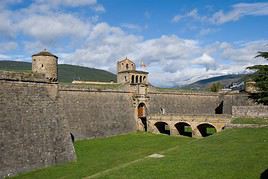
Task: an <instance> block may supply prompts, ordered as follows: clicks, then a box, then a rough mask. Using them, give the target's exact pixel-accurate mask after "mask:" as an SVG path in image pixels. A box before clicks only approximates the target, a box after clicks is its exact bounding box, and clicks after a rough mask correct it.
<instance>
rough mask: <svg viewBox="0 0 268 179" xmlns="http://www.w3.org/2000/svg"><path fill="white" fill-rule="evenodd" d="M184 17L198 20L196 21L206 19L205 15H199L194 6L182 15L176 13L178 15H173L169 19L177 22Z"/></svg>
mask: <svg viewBox="0 0 268 179" xmlns="http://www.w3.org/2000/svg"><path fill="white" fill-rule="evenodd" d="M185 18H192V19H194V20H198V21H204V20H206V19H207V17H205V16H201V15H199V14H198V10H197V9H196V8H195V9H192V10H191V11H189V12H187V13H185V14H183V15H180V14H178V15H176V16H174V17H173V18H172V20H171V21H172V22H175V23H176V22H179V21H180V20H182V19H185Z"/></svg>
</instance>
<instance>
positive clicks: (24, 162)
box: [0, 73, 75, 178]
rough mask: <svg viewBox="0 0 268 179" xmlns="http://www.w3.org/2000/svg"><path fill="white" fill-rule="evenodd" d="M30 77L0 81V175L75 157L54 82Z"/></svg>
mask: <svg viewBox="0 0 268 179" xmlns="http://www.w3.org/2000/svg"><path fill="white" fill-rule="evenodd" d="M1 74H2V73H1ZM15 76H16V77H19V76H20V79H23V80H25V81H27V82H25V81H20V80H17V81H14V77H15ZM31 78H32V77H31ZM31 78H28V75H26V76H23V75H22V74H21V73H19V74H13V75H12V78H11V79H8V76H7V73H6V74H5V80H2V79H1V80H0V98H1V100H0V111H1V117H0V131H1V132H0V135H1V138H0V148H1V154H0V155H1V157H0V178H2V177H3V176H8V175H14V174H17V173H18V172H25V171H30V170H33V169H36V168H40V167H46V166H50V165H53V164H58V163H63V162H67V161H71V160H74V159H75V152H74V148H73V145H72V142H71V139H70V137H69V125H68V121H67V119H66V118H65V117H64V116H63V115H62V114H61V112H60V106H59V96H58V85H57V84H51V83H46V82H45V81H46V80H45V79H44V80H40V81H39V82H37V81H36V80H34V81H33V82H31Z"/></svg>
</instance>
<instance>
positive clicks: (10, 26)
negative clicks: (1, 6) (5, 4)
mask: <svg viewBox="0 0 268 179" xmlns="http://www.w3.org/2000/svg"><path fill="white" fill-rule="evenodd" d="M11 15H12V14H11V13H10V12H8V11H1V12H0V37H2V38H6V37H14V36H15V30H14V22H13V21H12V19H11Z"/></svg>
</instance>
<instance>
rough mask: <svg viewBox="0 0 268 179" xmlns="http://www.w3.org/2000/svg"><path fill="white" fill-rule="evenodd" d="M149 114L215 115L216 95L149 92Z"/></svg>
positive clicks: (217, 104)
mask: <svg viewBox="0 0 268 179" xmlns="http://www.w3.org/2000/svg"><path fill="white" fill-rule="evenodd" d="M149 97H150V106H149V113H150V114H160V113H167V114H169V113H174V114H196V115H198V114H215V113H216V112H215V111H216V108H217V107H219V105H220V101H219V98H218V95H217V94H205V93H178V92H177V93H166V92H149Z"/></svg>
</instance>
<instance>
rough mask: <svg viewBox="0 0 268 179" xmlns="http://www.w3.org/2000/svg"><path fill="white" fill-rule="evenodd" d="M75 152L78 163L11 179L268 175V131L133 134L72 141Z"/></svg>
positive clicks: (255, 176) (240, 130) (260, 129)
mask: <svg viewBox="0 0 268 179" xmlns="http://www.w3.org/2000/svg"><path fill="white" fill-rule="evenodd" d="M75 150H76V154H77V161H76V162H71V163H68V164H64V165H58V166H53V167H49V168H45V169H40V170H36V171H33V172H30V173H26V174H21V175H18V176H16V177H14V178H72V179H74V178H241V179H246V178H250V179H251V178H260V176H261V173H263V172H264V171H265V170H266V172H267V169H268V128H258V129H226V130H224V131H223V132H219V133H216V134H214V135H211V136H209V137H206V138H202V139H195V138H190V137H181V136H167V135H161V134H158V135H157V134H151V133H143V132H137V133H131V134H126V135H119V136H114V137H107V138H100V139H92V140H81V141H76V142H75ZM152 154H159V155H154V156H156V157H148V156H149V155H152ZM157 156H160V157H157Z"/></svg>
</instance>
